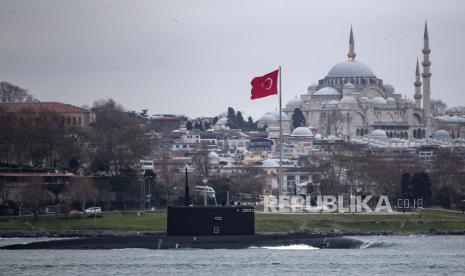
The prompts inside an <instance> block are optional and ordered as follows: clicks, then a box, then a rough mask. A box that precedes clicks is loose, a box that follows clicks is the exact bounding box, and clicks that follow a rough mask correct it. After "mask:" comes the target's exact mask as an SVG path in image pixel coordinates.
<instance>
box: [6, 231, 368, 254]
mask: <svg viewBox="0 0 465 276" xmlns="http://www.w3.org/2000/svg"><path fill="white" fill-rule="evenodd" d="M293 244H305V245H309V246H312V247H316V248H329V249H350V248H361V247H362V246H363V244H364V242H363V241H360V240H357V239H353V238H348V237H342V236H337V235H316V234H256V235H246V236H167V235H164V234H160V235H151V236H134V237H99V238H76V239H63V240H51V241H41V242H32V243H28V244H13V245H8V246H4V247H1V249H9V250H25V249H122V248H146V249H247V248H251V247H273V246H286V245H293Z"/></svg>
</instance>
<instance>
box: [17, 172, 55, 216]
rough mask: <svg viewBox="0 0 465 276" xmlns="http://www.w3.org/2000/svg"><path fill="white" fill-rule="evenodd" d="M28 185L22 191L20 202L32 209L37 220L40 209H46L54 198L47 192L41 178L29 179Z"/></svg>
mask: <svg viewBox="0 0 465 276" xmlns="http://www.w3.org/2000/svg"><path fill="white" fill-rule="evenodd" d="M27 183H28V185H27V186H25V187H23V188H22V189H21V191H20V200H21V202H22V203H23V204H24V206H25V207H29V208H31V210H32V213H33V214H34V217H35V218H36V219H37V218H38V215H39V212H40V209H41V208H43V207H45V206H46V204H47V203H48V202H50V201H51V200H52V199H53V198H54V196H53V194H52V193H51V192H50V191H48V190H47V187H46V185H45V184H43V182H42V179H40V178H37V177H34V178H30V179H27Z"/></svg>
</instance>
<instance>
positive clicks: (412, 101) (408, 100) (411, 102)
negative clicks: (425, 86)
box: [405, 98, 415, 104]
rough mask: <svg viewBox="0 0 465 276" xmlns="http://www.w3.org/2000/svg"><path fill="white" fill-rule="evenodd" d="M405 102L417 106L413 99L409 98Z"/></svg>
mask: <svg viewBox="0 0 465 276" xmlns="http://www.w3.org/2000/svg"><path fill="white" fill-rule="evenodd" d="M405 101H406V102H407V103H409V104H415V100H414V99H412V98H407V99H405Z"/></svg>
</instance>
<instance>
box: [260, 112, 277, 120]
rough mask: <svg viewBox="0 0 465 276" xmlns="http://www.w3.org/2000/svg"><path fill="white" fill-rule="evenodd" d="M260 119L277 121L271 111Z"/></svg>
mask: <svg viewBox="0 0 465 276" xmlns="http://www.w3.org/2000/svg"><path fill="white" fill-rule="evenodd" d="M258 120H259V121H275V117H274V116H273V115H271V114H269V113H265V114H263V115H262V117H260V119H258Z"/></svg>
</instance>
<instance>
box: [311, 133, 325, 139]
mask: <svg viewBox="0 0 465 276" xmlns="http://www.w3.org/2000/svg"><path fill="white" fill-rule="evenodd" d="M313 138H315V140H321V138H323V137H322V136H321V134H319V133H317V134H315V137H313Z"/></svg>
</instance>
